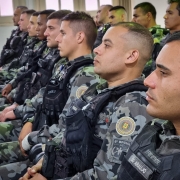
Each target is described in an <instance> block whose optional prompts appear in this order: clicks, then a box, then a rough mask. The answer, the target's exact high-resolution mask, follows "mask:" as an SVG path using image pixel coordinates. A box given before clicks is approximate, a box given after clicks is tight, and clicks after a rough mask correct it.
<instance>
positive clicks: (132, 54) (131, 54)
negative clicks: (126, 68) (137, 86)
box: [125, 49, 139, 65]
mask: <svg viewBox="0 0 180 180" xmlns="http://www.w3.org/2000/svg"><path fill="white" fill-rule="evenodd" d="M138 57H139V51H138V50H136V49H134V50H130V51H128V52H127V56H126V60H125V64H127V65H128V64H129V65H130V64H134V63H136V62H137V61H138Z"/></svg>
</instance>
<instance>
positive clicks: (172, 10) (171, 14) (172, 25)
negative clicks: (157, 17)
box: [164, 3, 180, 32]
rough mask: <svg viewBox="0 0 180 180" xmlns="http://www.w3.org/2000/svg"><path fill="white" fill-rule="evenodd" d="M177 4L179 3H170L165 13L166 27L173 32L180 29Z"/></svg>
mask: <svg viewBox="0 0 180 180" xmlns="http://www.w3.org/2000/svg"><path fill="white" fill-rule="evenodd" d="M177 5H178V3H172V4H169V6H168V8H167V9H166V14H165V15H164V23H165V27H166V28H167V29H169V30H170V31H172V32H173V31H179V30H180V16H179V12H178V10H177V9H176V8H177Z"/></svg>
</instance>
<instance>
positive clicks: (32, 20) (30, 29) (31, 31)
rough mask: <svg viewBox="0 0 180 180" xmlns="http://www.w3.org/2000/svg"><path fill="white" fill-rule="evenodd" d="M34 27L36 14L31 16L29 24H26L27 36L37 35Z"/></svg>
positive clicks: (35, 25)
mask: <svg viewBox="0 0 180 180" xmlns="http://www.w3.org/2000/svg"><path fill="white" fill-rule="evenodd" d="M36 27H37V16H31V17H30V19H29V24H28V26H27V29H28V34H29V36H32V37H34V36H37V32H36Z"/></svg>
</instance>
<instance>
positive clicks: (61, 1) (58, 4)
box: [46, 0, 74, 11]
mask: <svg viewBox="0 0 180 180" xmlns="http://www.w3.org/2000/svg"><path fill="white" fill-rule="evenodd" d="M46 9H54V10H59V9H68V10H71V11H74V3H73V0H46Z"/></svg>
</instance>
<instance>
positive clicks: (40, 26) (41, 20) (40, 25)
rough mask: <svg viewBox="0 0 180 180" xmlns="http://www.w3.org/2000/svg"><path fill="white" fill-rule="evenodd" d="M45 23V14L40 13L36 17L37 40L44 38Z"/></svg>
mask: <svg viewBox="0 0 180 180" xmlns="http://www.w3.org/2000/svg"><path fill="white" fill-rule="evenodd" d="M46 23H47V16H46V15H45V14H40V15H39V16H38V17H37V27H36V32H37V37H38V39H39V40H43V39H46V36H45V35H44V32H45V30H46Z"/></svg>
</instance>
